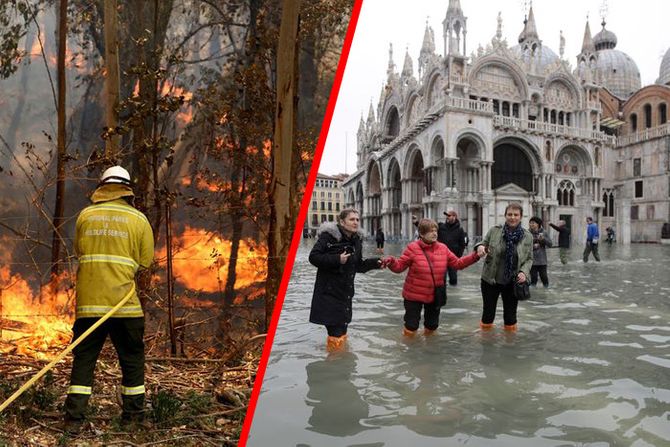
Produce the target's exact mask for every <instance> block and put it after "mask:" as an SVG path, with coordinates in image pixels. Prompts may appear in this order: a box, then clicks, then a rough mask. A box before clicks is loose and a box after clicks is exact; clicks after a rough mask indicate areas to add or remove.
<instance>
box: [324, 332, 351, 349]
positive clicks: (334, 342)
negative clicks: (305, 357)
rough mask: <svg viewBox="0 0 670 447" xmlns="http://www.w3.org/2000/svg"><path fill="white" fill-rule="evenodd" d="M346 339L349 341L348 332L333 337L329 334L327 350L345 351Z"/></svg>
mask: <svg viewBox="0 0 670 447" xmlns="http://www.w3.org/2000/svg"><path fill="white" fill-rule="evenodd" d="M346 341H347V334H344V335H343V336H341V337H331V336H330V335H329V336H328V341H327V342H326V350H327V351H328V352H336V351H343V350H344V347H345V343H346Z"/></svg>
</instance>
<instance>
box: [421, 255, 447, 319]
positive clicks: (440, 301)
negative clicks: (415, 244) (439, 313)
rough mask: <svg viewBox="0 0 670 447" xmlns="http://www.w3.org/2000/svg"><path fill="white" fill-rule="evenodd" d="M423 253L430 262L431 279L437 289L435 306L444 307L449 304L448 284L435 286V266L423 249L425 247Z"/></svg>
mask: <svg viewBox="0 0 670 447" xmlns="http://www.w3.org/2000/svg"><path fill="white" fill-rule="evenodd" d="M421 251H422V252H423V255H424V256H425V257H426V261H428V267H429V268H430V277H431V279H432V280H433V287H434V288H435V291H434V296H433V303H434V304H435V306H436V307H442V306H444V305H445V304H447V285H446V284H445V285H442V286H436V285H435V274H434V273H433V264H432V263H431V262H430V258H429V257H428V255H427V254H426V251H425V250H424V249H423V247H421Z"/></svg>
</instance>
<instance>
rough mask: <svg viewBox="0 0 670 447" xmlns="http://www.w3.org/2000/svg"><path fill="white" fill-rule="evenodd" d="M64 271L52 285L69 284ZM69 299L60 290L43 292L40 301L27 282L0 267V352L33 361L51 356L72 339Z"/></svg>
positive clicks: (72, 318)
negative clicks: (21, 356)
mask: <svg viewBox="0 0 670 447" xmlns="http://www.w3.org/2000/svg"><path fill="white" fill-rule="evenodd" d="M68 276H69V275H68V274H67V272H64V273H63V274H62V275H61V276H60V277H59V278H56V279H55V280H54V284H68V283H69V282H70V279H69V277H68ZM71 298H72V297H71V296H70V295H69V294H68V292H67V291H66V290H63V289H62V288H60V289H58V288H57V289H56V290H55V291H52V290H51V289H50V287H49V286H47V287H45V288H44V289H43V290H42V300H41V302H40V299H39V295H38V294H35V293H33V290H32V289H31V288H30V286H29V285H28V282H27V281H26V280H25V279H23V278H22V277H21V276H20V275H18V274H12V272H11V271H10V269H9V267H8V266H3V267H0V320H1V321H0V335H1V336H0V340H1V341H3V342H4V341H7V342H10V343H7V345H6V346H5V343H2V344H0V348H1V349H0V350H2V351H4V352H8V351H12V352H14V353H16V354H21V355H27V356H31V357H36V358H48V357H50V355H49V353H48V352H47V351H48V350H49V349H51V348H61V347H63V346H65V345H66V344H67V343H69V341H70V338H71V336H72V331H71V327H72V322H73V321H74V315H73V314H72V313H71V308H72V306H71V305H70V301H71Z"/></svg>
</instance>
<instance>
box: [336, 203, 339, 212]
mask: <svg viewBox="0 0 670 447" xmlns="http://www.w3.org/2000/svg"><path fill="white" fill-rule="evenodd" d="M339 210H340V204H339V203H336V204H335V211H339Z"/></svg>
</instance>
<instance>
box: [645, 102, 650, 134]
mask: <svg viewBox="0 0 670 447" xmlns="http://www.w3.org/2000/svg"><path fill="white" fill-rule="evenodd" d="M644 127H646V128H647V129H649V128H650V127H651V105H650V104H645V105H644Z"/></svg>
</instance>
